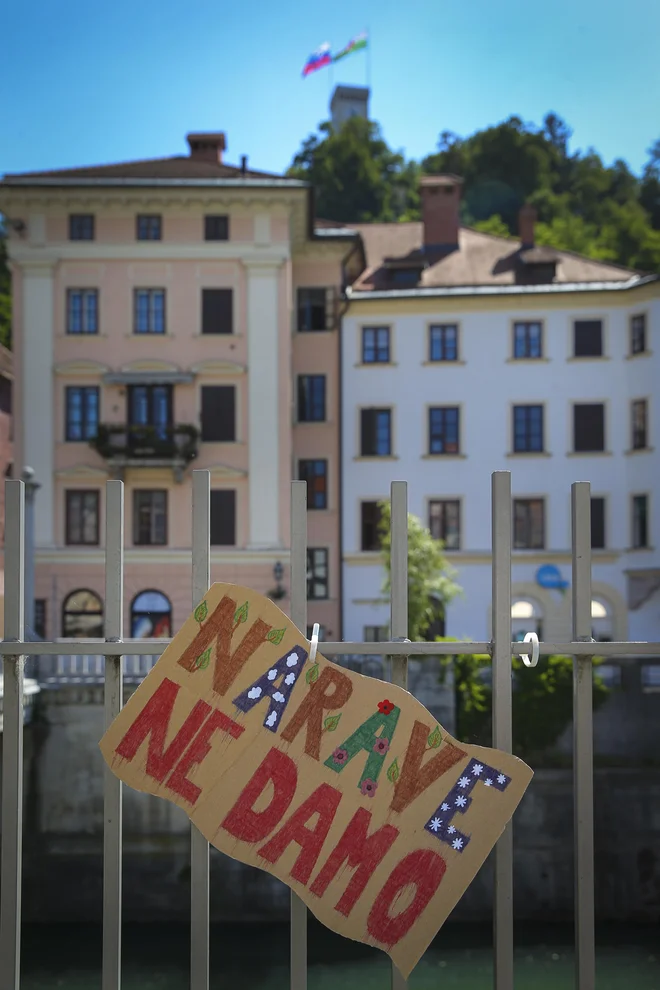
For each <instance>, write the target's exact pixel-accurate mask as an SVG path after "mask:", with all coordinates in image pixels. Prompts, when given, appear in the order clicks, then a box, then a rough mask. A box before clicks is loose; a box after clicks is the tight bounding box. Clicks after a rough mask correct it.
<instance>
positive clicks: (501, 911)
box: [492, 471, 513, 990]
mask: <svg viewBox="0 0 660 990" xmlns="http://www.w3.org/2000/svg"><path fill="white" fill-rule="evenodd" d="M511 527H512V518H511V473H510V472H509V471H494V472H493V475H492V545H493V562H492V579H493V629H492V637H493V746H494V747H495V748H496V749H501V750H504V751H505V752H507V753H510V752H511V750H512V739H513V730H512V691H511V542H512V541H511ZM493 921H494V927H493V937H494V946H495V969H494V975H495V984H494V985H495V990H513V832H512V828H511V822H509V824H508V825H507V827H506V828H505V830H504V832H503V833H502V836H501V837H500V839H499V841H498V843H497V845H496V846H495V903H494V919H493Z"/></svg>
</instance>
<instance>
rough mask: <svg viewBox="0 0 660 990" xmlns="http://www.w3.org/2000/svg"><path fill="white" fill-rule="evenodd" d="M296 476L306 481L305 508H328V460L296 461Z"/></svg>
mask: <svg viewBox="0 0 660 990" xmlns="http://www.w3.org/2000/svg"><path fill="white" fill-rule="evenodd" d="M298 478H299V480H300V481H306V482H307V508H308V509H327V508H328V462H327V461H323V460H305V461H298Z"/></svg>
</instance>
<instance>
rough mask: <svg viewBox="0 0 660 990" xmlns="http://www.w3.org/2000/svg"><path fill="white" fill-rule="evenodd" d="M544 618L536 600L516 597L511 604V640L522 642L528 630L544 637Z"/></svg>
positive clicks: (539, 636)
mask: <svg viewBox="0 0 660 990" xmlns="http://www.w3.org/2000/svg"><path fill="white" fill-rule="evenodd" d="M542 619H543V611H542V609H541V607H540V606H539V605H537V604H536V602H533V601H530V600H529V599H526V598H519V599H516V600H515V601H514V602H513V603H512V605H511V641H512V642H513V643H522V642H523V640H524V639H525V636H526V634H527V633H528V632H535V633H536V635H537V636H538V638H539V639H542V638H543V637H542V631H543V624H542ZM489 673H490V670H489Z"/></svg>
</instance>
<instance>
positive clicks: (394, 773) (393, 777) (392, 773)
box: [387, 760, 401, 784]
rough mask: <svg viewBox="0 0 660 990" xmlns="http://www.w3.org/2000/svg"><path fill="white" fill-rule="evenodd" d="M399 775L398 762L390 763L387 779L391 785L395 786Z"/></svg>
mask: <svg viewBox="0 0 660 990" xmlns="http://www.w3.org/2000/svg"><path fill="white" fill-rule="evenodd" d="M400 773H401V771H400V770H399V761H398V760H395V761H394V763H391V764H390V766H389V769H388V771H387V779H388V780H389V781H390V782H391V783H392V784H396V782H397V780H398V779H399V776H400Z"/></svg>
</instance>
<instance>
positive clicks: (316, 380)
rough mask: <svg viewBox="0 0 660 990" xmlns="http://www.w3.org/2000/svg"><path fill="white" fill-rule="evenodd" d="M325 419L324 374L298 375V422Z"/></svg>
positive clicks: (321, 420)
mask: <svg viewBox="0 0 660 990" xmlns="http://www.w3.org/2000/svg"><path fill="white" fill-rule="evenodd" d="M324 421H325V375H298V422H299V423H323V422H324Z"/></svg>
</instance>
